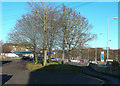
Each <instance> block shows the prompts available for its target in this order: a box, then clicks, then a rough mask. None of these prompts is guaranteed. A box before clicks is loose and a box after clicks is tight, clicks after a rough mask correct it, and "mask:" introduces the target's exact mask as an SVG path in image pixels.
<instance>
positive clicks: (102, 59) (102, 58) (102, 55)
mask: <svg viewBox="0 0 120 86" xmlns="http://www.w3.org/2000/svg"><path fill="white" fill-rule="evenodd" d="M101 61H102V62H104V51H102V52H101Z"/></svg>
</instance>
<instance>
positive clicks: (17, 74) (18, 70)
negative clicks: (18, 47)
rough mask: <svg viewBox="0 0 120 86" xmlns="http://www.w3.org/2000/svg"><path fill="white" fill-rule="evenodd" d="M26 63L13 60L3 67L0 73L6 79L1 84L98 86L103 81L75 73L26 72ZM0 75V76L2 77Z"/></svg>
mask: <svg viewBox="0 0 120 86" xmlns="http://www.w3.org/2000/svg"><path fill="white" fill-rule="evenodd" d="M26 63H27V62H25V61H21V60H15V61H12V62H10V63H7V64H5V65H3V67H2V70H3V71H2V73H3V74H6V75H7V76H8V77H7V79H8V80H6V81H5V78H4V77H3V79H2V80H3V81H4V83H3V84H88V85H89V84H92V85H93V84H94V85H95V86H100V85H101V84H102V83H103V80H101V79H98V78H95V77H92V76H89V75H85V74H82V73H75V72H67V71H66V72H65V71H63V72H47V71H46V72H42V71H41V72H40V71H32V72H31V71H28V70H26V68H25V64H26ZM3 74H2V75H3Z"/></svg>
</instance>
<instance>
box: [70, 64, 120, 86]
mask: <svg viewBox="0 0 120 86" xmlns="http://www.w3.org/2000/svg"><path fill="white" fill-rule="evenodd" d="M72 65H76V66H80V72H81V73H84V74H88V75H92V76H95V77H99V78H104V79H106V80H109V81H110V85H109V86H113V85H118V86H120V78H119V77H113V76H109V75H105V74H102V73H99V72H96V71H94V70H93V69H91V68H90V67H89V66H81V65H78V64H72Z"/></svg>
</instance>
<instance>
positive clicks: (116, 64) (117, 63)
mask: <svg viewBox="0 0 120 86" xmlns="http://www.w3.org/2000/svg"><path fill="white" fill-rule="evenodd" d="M111 65H112V66H117V67H118V66H119V62H117V61H113V62H112V64H111Z"/></svg>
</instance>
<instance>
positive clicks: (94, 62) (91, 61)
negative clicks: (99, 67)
mask: <svg viewBox="0 0 120 86" xmlns="http://www.w3.org/2000/svg"><path fill="white" fill-rule="evenodd" d="M89 63H93V64H97V62H96V61H93V60H90V61H89Z"/></svg>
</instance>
